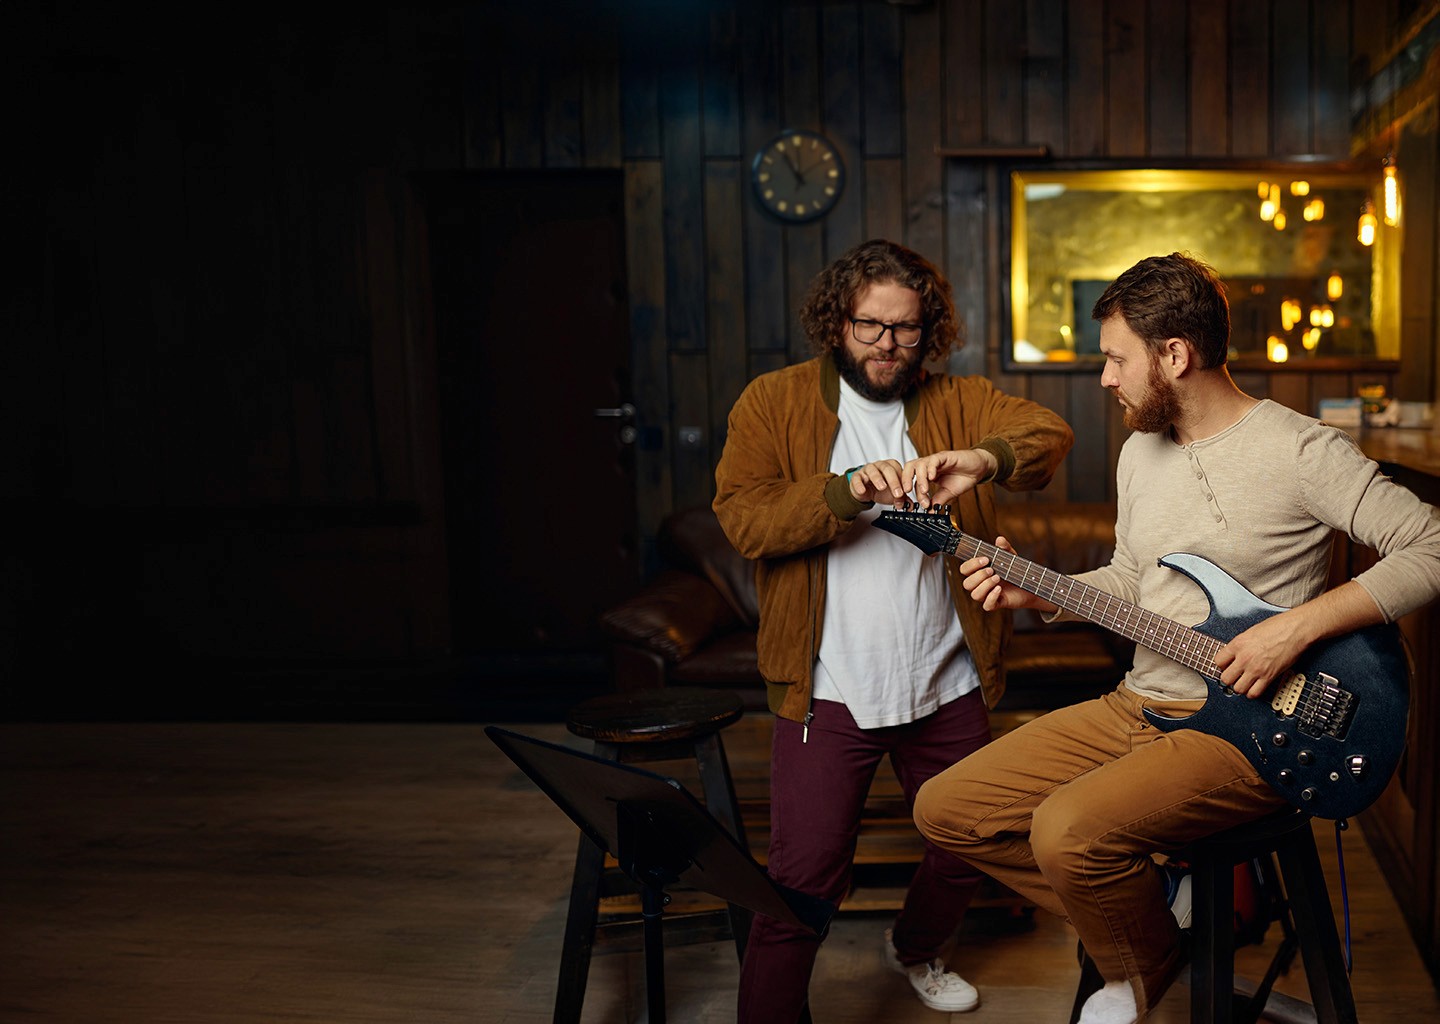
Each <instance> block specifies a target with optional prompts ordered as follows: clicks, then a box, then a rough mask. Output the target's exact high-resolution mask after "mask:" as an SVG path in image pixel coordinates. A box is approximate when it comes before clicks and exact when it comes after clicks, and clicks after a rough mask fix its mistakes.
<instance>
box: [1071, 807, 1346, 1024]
mask: <svg viewBox="0 0 1440 1024" xmlns="http://www.w3.org/2000/svg"><path fill="white" fill-rule="evenodd" d="M1311 821H1312V819H1311V817H1310V815H1308V814H1305V813H1303V812H1301V811H1296V810H1285V811H1281V812H1280V813H1278V814H1274V815H1271V816H1270V817H1267V818H1261V819H1259V820H1258V821H1253V822H1249V823H1247V824H1244V825H1239V826H1237V827H1235V828H1232V829H1229V830H1227V831H1225V832H1220V833H1218V834H1216V835H1213V836H1210V837H1208V838H1206V839H1202V840H1200V841H1199V842H1197V843H1194V844H1192V845H1191V846H1190V847H1188V848H1186V849H1184V850H1181V851H1178V852H1177V853H1176V854H1175V859H1176V860H1180V861H1184V862H1186V863H1188V864H1190V865H1191V872H1192V876H1191V877H1192V881H1191V885H1192V886H1193V888H1192V890H1191V894H1192V897H1193V899H1194V916H1193V918H1192V927H1191V932H1190V939H1191V946H1190V1020H1191V1024H1232V1022H1235V1021H1246V1022H1252V1024H1253V1022H1254V1021H1256V1020H1258V1019H1259V1017H1260V1014H1261V1013H1262V1012H1263V1011H1265V1010H1266V1003H1267V1002H1271V1003H1272V1004H1285V1005H1284V1006H1283V1007H1279V1008H1280V1009H1283V1010H1285V1011H1287V1012H1286V1016H1285V1017H1284V1018H1283V1019H1286V1020H1297V1021H1298V1020H1308V1021H1317V1022H1319V1024H1355V1021H1356V1014H1355V998H1354V995H1353V994H1352V993H1351V991H1350V976H1349V973H1348V972H1347V970H1346V966H1345V959H1344V956H1343V955H1342V953H1341V949H1340V935H1339V933H1338V932H1337V931H1336V928H1335V915H1334V914H1333V912H1332V911H1331V909H1330V893H1329V890H1328V889H1327V887H1326V885H1325V874H1324V871H1323V870H1322V868H1321V866H1320V855H1319V853H1318V852H1317V851H1316V849H1315V835H1314V833H1313V832H1312V830H1311ZM1251 861H1254V862H1255V864H1256V866H1257V868H1258V869H1259V872H1260V876H1261V880H1262V884H1263V887H1264V888H1266V889H1268V890H1270V907H1269V910H1270V914H1271V917H1270V920H1272V921H1278V922H1279V923H1280V924H1281V926H1282V928H1283V929H1284V932H1285V938H1284V940H1283V941H1282V942H1281V944H1280V948H1279V949H1278V950H1277V951H1276V953H1275V956H1274V957H1273V958H1271V961H1270V966H1269V968H1268V970H1267V971H1266V973H1265V977H1264V978H1263V979H1262V980H1261V981H1260V982H1259V983H1258V984H1248V983H1247V984H1244V985H1241V986H1237V984H1236V979H1235V867H1236V865H1238V864H1246V863H1249V862H1251ZM1282 886H1283V892H1282ZM1297 946H1298V947H1299V950H1300V955H1301V957H1302V959H1303V962H1304V965H1305V980H1306V982H1307V983H1308V984H1309V986H1310V999H1311V1002H1310V1003H1308V1004H1307V1003H1305V1002H1303V1001H1302V1000H1297V999H1292V998H1290V997H1288V996H1285V995H1281V994H1275V995H1273V996H1272V995H1271V987H1272V986H1273V985H1274V983H1275V979H1276V978H1277V977H1278V976H1279V975H1280V974H1282V973H1284V972H1285V971H1287V970H1288V969H1289V967H1290V963H1291V961H1292V960H1293V958H1294V956H1295V950H1296V947H1297ZM1080 954H1081V976H1080V987H1079V989H1078V990H1077V992H1076V994H1075V1005H1074V1008H1073V1011H1072V1014H1071V1018H1070V1019H1071V1021H1072V1022H1073V1021H1076V1020H1078V1019H1079V1017H1080V1007H1081V1006H1083V1005H1084V1003H1085V1000H1086V999H1088V998H1089V997H1090V994H1091V993H1092V992H1094V991H1095V990H1096V989H1098V988H1100V987H1101V986H1102V985H1103V984H1104V980H1103V979H1102V978H1101V977H1100V974H1099V972H1098V971H1096V970H1095V964H1094V962H1093V961H1092V960H1091V959H1090V958H1089V957H1088V956H1086V955H1085V951H1084V949H1083V948H1082V949H1081V950H1080ZM1242 981H1243V979H1242ZM1270 1010H1271V1012H1275V1011H1276V1010H1277V1006H1276V1005H1272V1006H1271V1007H1270Z"/></svg>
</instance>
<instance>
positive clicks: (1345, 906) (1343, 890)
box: [1335, 818, 1355, 978]
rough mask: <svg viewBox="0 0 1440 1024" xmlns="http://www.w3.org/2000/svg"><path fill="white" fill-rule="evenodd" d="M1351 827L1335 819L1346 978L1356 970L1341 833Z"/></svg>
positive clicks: (1340, 819) (1348, 823) (1347, 823)
mask: <svg viewBox="0 0 1440 1024" xmlns="http://www.w3.org/2000/svg"><path fill="white" fill-rule="evenodd" d="M1349 827H1350V822H1348V821H1346V820H1345V819H1344V818H1336V819H1335V860H1336V863H1338V864H1339V866H1340V906H1341V911H1342V913H1343V914H1344V917H1345V976H1346V977H1347V978H1348V977H1349V976H1350V972H1351V971H1353V970H1354V969H1355V963H1354V961H1353V960H1352V959H1351V954H1350V889H1349V886H1347V885H1346V882H1345V849H1344V847H1343V846H1342V844H1341V842H1340V833H1341V832H1344V831H1345V830H1346V829H1347V828H1349Z"/></svg>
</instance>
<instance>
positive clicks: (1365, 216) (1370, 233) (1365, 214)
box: [1355, 199, 1375, 245]
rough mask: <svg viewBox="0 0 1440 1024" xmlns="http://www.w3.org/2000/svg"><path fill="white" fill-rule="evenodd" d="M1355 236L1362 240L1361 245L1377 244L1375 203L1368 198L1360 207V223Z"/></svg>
mask: <svg viewBox="0 0 1440 1024" xmlns="http://www.w3.org/2000/svg"><path fill="white" fill-rule="evenodd" d="M1355 237H1356V238H1358V239H1359V240H1360V244H1361V245H1374V244H1375V204H1374V203H1372V202H1371V201H1370V200H1368V199H1367V200H1365V205H1363V206H1361V207H1360V224H1359V226H1358V228H1357V229H1356V233H1355Z"/></svg>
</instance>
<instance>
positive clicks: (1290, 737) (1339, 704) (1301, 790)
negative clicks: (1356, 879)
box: [874, 506, 1410, 818]
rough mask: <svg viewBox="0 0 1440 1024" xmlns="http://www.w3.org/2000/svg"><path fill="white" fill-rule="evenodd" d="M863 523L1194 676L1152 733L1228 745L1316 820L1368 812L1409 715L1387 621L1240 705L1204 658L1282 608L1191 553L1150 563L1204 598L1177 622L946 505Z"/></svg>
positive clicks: (1394, 759)
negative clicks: (1190, 692) (974, 532)
mask: <svg viewBox="0 0 1440 1024" xmlns="http://www.w3.org/2000/svg"><path fill="white" fill-rule="evenodd" d="M874 525H876V526H878V527H879V528H880V529H882V530H885V531H886V532H887V533H893V534H894V535H895V536H897V537H901V538H903V539H904V540H907V541H909V542H910V543H911V544H914V545H915V546H916V547H918V548H919V549H920V550H921V551H923V552H925V553H926V554H927V555H933V554H937V553H943V554H947V555H952V556H954V557H955V558H958V559H960V560H962V561H964V560H968V559H971V558H974V557H975V556H977V555H984V556H985V557H986V558H988V559H990V565H991V567H992V568H993V569H994V570H995V573H996V575H998V576H999V577H1000V579H1002V580H1004V581H1005V582H1006V583H1010V584H1013V585H1014V586H1017V587H1019V588H1020V589H1021V590H1024V591H1027V592H1029V593H1031V594H1035V595H1036V596H1038V597H1043V598H1044V599H1045V600H1047V601H1050V602H1052V603H1053V604H1056V605H1058V606H1059V607H1061V608H1063V609H1065V610H1066V611H1068V612H1072V613H1074V614H1076V615H1079V616H1080V617H1082V618H1084V619H1087V620H1089V621H1090V622H1094V623H1096V624H1097V625H1100V626H1103V627H1105V628H1106V629H1108V630H1110V631H1111V632H1114V633H1119V634H1120V635H1121V636H1123V637H1127V638H1129V639H1131V640H1134V641H1135V642H1136V643H1138V644H1141V645H1142V646H1144V647H1147V648H1149V649H1150V650H1152V651H1156V652H1158V653H1160V654H1163V655H1165V656H1166V657H1167V658H1171V659H1173V660H1174V661H1178V662H1179V663H1180V664H1182V665H1184V666H1185V667H1187V668H1190V669H1193V670H1195V671H1196V672H1198V673H1199V674H1200V675H1201V677H1203V678H1204V680H1205V685H1206V687H1208V689H1209V694H1208V695H1207V696H1206V699H1205V704H1204V705H1203V706H1202V707H1201V708H1200V710H1198V711H1196V712H1195V713H1194V714H1192V715H1189V716H1187V717H1185V718H1169V717H1166V716H1164V715H1157V714H1154V713H1153V712H1151V711H1150V710H1149V709H1146V711H1145V715H1146V717H1147V718H1148V719H1149V720H1150V722H1151V724H1152V725H1154V726H1155V727H1156V728H1157V729H1160V730H1162V731H1163V732H1170V731H1172V730H1175V729H1199V730H1201V731H1202V732H1206V733H1209V734H1211V735H1212V736H1218V737H1220V738H1221V739H1224V740H1228V741H1229V742H1230V743H1231V744H1233V745H1234V746H1235V747H1237V748H1239V750H1240V751H1241V752H1242V753H1244V755H1245V756H1246V757H1247V758H1248V759H1249V760H1250V763H1251V764H1253V765H1254V766H1255V768H1256V770H1257V771H1258V772H1259V773H1260V775H1261V777H1262V778H1264V779H1265V781H1266V782H1268V783H1269V784H1270V785H1271V786H1272V787H1273V788H1274V789H1275V790H1276V791H1277V792H1279V793H1280V794H1281V795H1282V796H1284V797H1285V798H1286V799H1287V800H1289V801H1290V803H1292V804H1293V805H1295V806H1296V807H1298V808H1300V809H1301V810H1303V811H1306V812H1308V813H1310V814H1313V815H1315V816H1316V817H1320V818H1348V817H1351V816H1352V815H1355V814H1358V813H1359V812H1360V811H1363V810H1364V809H1365V808H1366V807H1368V806H1370V804H1371V803H1373V802H1374V801H1375V800H1376V798H1378V797H1379V796H1380V794H1381V792H1383V791H1384V789H1385V786H1386V784H1387V783H1389V781H1390V777H1391V776H1392V775H1393V774H1394V773H1395V769H1396V767H1397V766H1398V764H1399V762H1400V755H1401V753H1402V752H1403V751H1404V749H1405V735H1406V728H1407V724H1408V720H1409V716H1410V697H1409V680H1410V670H1409V661H1408V658H1407V657H1406V653H1405V648H1404V646H1403V643H1402V641H1401V638H1400V631H1399V628H1398V627H1397V626H1396V625H1395V624H1394V623H1385V624H1383V625H1379V626H1369V627H1366V628H1365V629H1361V630H1358V631H1356V632H1354V633H1351V634H1349V635H1348V636H1344V637H1337V638H1335V639H1332V640H1327V641H1322V642H1321V643H1318V644H1315V645H1313V646H1312V647H1310V648H1309V649H1308V650H1306V651H1305V653H1304V654H1303V655H1301V657H1300V660H1299V661H1297V662H1296V663H1295V665H1294V666H1293V667H1292V668H1291V669H1290V670H1289V674H1288V676H1281V677H1280V678H1278V679H1276V680H1275V682H1274V683H1273V684H1272V686H1271V693H1270V694H1269V696H1270V699H1269V700H1268V701H1267V700H1265V699H1264V698H1263V697H1261V698H1255V699H1251V698H1249V697H1245V696H1242V695H1240V694H1237V693H1235V692H1234V691H1233V690H1230V689H1229V688H1228V687H1226V686H1225V685H1224V684H1223V683H1221V682H1220V680H1219V679H1218V678H1217V676H1216V674H1215V673H1216V668H1215V654H1216V652H1217V651H1219V650H1220V648H1221V647H1223V646H1224V645H1225V643H1226V642H1228V641H1229V640H1231V639H1232V638H1233V637H1235V636H1238V635H1239V634H1240V633H1242V632H1244V631H1245V630H1246V629H1248V628H1250V627H1251V626H1253V625H1254V624H1255V623H1257V622H1260V621H1261V620H1263V619H1266V618H1269V617H1270V616H1271V615H1275V614H1278V613H1279V612H1283V611H1285V609H1284V608H1281V607H1278V606H1276V605H1273V604H1269V603H1268V602H1265V601H1262V600H1260V598H1258V597H1256V596H1255V595H1254V594H1252V593H1250V591H1248V590H1246V589H1245V587H1243V586H1242V585H1241V584H1240V583H1239V582H1238V581H1237V580H1235V578H1234V577H1232V576H1230V575H1229V574H1228V573H1226V572H1225V571H1224V570H1223V569H1221V568H1220V567H1219V566H1217V565H1215V564H1214V563H1213V562H1211V561H1209V560H1207V559H1205V558H1201V557H1200V556H1199V555H1192V554H1187V553H1183V552H1181V553H1176V554H1169V555H1166V556H1165V557H1163V558H1161V559H1160V560H1159V564H1160V565H1163V566H1165V567H1166V568H1168V569H1174V570H1175V571H1176V572H1180V573H1183V574H1184V575H1186V576H1188V577H1189V578H1190V579H1191V580H1193V581H1194V582H1195V584H1196V585H1197V586H1199V587H1200V589H1201V590H1202V591H1204V592H1205V596H1206V598H1207V599H1208V600H1209V602H1210V617H1209V618H1208V619H1206V620H1205V621H1204V622H1202V623H1201V624H1200V625H1198V626H1194V627H1191V626H1182V625H1180V624H1179V623H1178V622H1174V621H1172V620H1170V619H1167V618H1165V617H1164V616H1162V615H1156V614H1155V613H1154V612H1149V611H1146V610H1145V609H1144V608H1141V607H1139V606H1138V605H1134V604H1131V603H1129V602H1128V601H1123V600H1121V599H1120V598H1118V597H1115V596H1114V595H1112V594H1107V593H1105V591H1103V590H1099V589H1097V588H1095V587H1092V586H1089V585H1087V584H1084V583H1081V582H1080V581H1079V580H1076V579H1074V578H1073V577H1070V576H1065V575H1062V574H1061V573H1058V572H1055V571H1054V570H1051V569H1046V568H1045V567H1044V566H1042V565H1039V564H1037V563H1035V562H1030V561H1027V560H1025V559H1024V558H1021V557H1020V556H1019V555H1015V554H1012V553H1010V552H1008V551H1004V550H1002V549H1000V548H998V547H996V546H995V545H994V544H986V543H985V542H984V541H981V540H977V539H976V538H974V537H971V536H970V535H969V534H966V533H962V532H960V531H959V530H956V529H955V528H954V527H952V526H951V525H950V516H949V509H948V508H947V507H945V506H936V507H935V509H934V510H933V511H930V512H921V511H914V510H900V509H887V510H885V511H883V512H881V513H880V516H879V518H877V519H876V520H875V521H874Z"/></svg>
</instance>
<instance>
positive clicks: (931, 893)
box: [738, 690, 990, 1024]
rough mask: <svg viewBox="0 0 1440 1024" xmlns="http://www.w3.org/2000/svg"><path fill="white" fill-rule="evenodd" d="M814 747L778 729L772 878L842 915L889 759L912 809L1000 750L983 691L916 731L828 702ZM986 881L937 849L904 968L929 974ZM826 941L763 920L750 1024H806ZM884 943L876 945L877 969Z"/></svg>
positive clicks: (900, 936)
mask: <svg viewBox="0 0 1440 1024" xmlns="http://www.w3.org/2000/svg"><path fill="white" fill-rule="evenodd" d="M813 711H814V717H813V718H812V719H811V721H810V727H809V735H808V737H806V736H805V728H804V727H803V726H802V725H800V724H799V723H798V722H791V721H788V720H786V719H783V718H776V719H775V737H774V742H773V744H772V747H771V754H770V852H769V871H770V876H771V877H772V878H774V879H775V881H777V882H779V883H780V884H782V885H786V886H789V887H790V888H792V889H798V890H799V891H801V892H804V893H809V894H810V895H812V896H819V897H822V898H824V899H827V900H831V901H833V902H835V903H837V904H838V903H839V902H840V900H841V899H842V898H844V896H845V895H846V893H847V892H848V890H849V887H850V875H851V870H852V865H853V862H854V859H855V840H856V837H857V835H858V834H859V830H860V814H861V811H862V809H863V807H864V805H865V798H866V796H867V794H868V793H869V791H870V783H871V781H872V780H873V779H874V777H875V770H876V768H878V767H879V765H880V759H881V758H882V757H884V756H885V755H887V754H888V755H889V756H890V763H891V765H893V766H894V769H895V775H896V777H897V778H898V779H899V782H900V788H901V789H902V790H903V791H904V793H905V801H906V803H907V804H908V805H910V806H912V807H913V805H914V803H915V793H916V791H917V790H918V789H919V788H920V785H921V783H923V782H925V781H926V780H927V779H929V778H930V777H931V776H934V775H937V774H939V773H940V772H942V771H945V770H946V769H948V768H949V767H950V766H952V765H953V764H955V762H956V761H959V760H960V759H961V758H963V757H965V756H966V755H967V754H969V753H971V752H972V751H974V750H978V749H979V748H980V747H982V746H984V745H985V744H986V743H988V742H989V741H990V720H989V716H988V715H987V714H986V711H985V702H984V699H983V698H982V697H981V694H980V691H979V690H973V691H971V692H970V693H968V694H966V695H965V696H964V697H961V698H959V699H958V700H954V701H951V702H950V703H949V704H946V705H944V706H942V707H941V708H940V709H939V710H937V711H936V712H935V713H934V714H932V715H929V716H928V717H926V718H922V719H920V720H919V721H916V722H909V723H907V724H905V725H894V726H886V727H884V728H881V729H861V728H860V727H859V726H857V725H856V724H855V719H854V718H852V717H851V715H850V710H849V709H848V708H847V707H846V706H845V705H844V704H838V703H835V702H833V701H825V700H817V701H815V703H814V705H813ZM981 877H982V876H981V873H980V872H979V871H977V870H976V869H974V868H972V867H971V866H970V865H969V864H967V863H966V862H965V861H963V860H961V859H960V858H958V857H956V856H954V855H953V854H949V853H946V852H944V851H942V850H940V849H939V848H937V847H935V846H932V845H930V844H929V843H926V845H925V855H924V857H923V859H922V860H921V861H920V866H919V868H918V869H917V870H916V872H915V877H914V879H913V880H912V881H911V883H910V888H909V890H908V892H907V893H906V895H905V905H904V907H903V908H902V909H901V911H900V916H899V917H898V918H896V921H895V948H896V950H897V951H898V952H899V955H900V959H901V961H902V962H903V963H907V964H913V963H926V962H928V961H929V960H931V959H933V958H934V957H935V956H936V955H937V954H938V953H939V950H940V947H941V945H942V944H944V943H945V941H946V940H947V939H949V938H950V936H951V935H952V934H953V933H954V931H955V929H956V927H957V926H958V925H959V924H960V918H961V917H962V916H963V915H964V913H965V908H966V907H968V906H969V905H970V900H971V899H972V898H973V897H974V895H975V890H976V889H977V888H978V887H979V885H980V879H981ZM820 941H821V940H820V937H819V936H817V935H814V934H812V933H810V932H807V931H805V930H804V929H801V928H796V927H793V926H791V925H787V924H784V923H782V922H780V921H777V920H775V919H774V918H771V917H766V916H765V915H763V914H756V915H755V919H754V924H753V926H752V927H751V929H750V940H749V943H748V944H747V946H746V948H745V962H744V964H742V965H741V969H740V998H739V1014H738V1019H739V1021H740V1024H762V1022H763V1024H794V1022H795V1021H796V1020H798V1019H799V1017H800V1012H801V1010H802V1009H803V1008H804V1006H805V1002H806V999H807V995H808V991H809V987H810V974H811V971H812V970H813V969H814V966H815V956H816V954H817V953H819V951H820ZM880 943H881V939H880V936H879V935H878V934H877V935H876V936H875V947H876V959H877V962H878V960H879V949H880Z"/></svg>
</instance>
